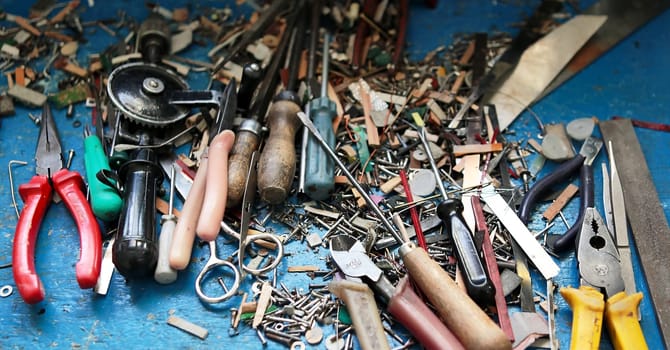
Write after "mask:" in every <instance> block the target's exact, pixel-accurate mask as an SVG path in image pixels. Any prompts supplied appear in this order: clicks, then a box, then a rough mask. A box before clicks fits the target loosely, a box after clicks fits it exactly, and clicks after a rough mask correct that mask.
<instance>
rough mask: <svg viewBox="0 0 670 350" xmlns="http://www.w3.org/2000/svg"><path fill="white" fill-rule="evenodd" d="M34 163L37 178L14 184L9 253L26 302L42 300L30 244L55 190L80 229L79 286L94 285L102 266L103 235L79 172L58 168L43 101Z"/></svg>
mask: <svg viewBox="0 0 670 350" xmlns="http://www.w3.org/2000/svg"><path fill="white" fill-rule="evenodd" d="M35 165H36V166H35V172H36V173H37V175H35V176H33V178H32V179H31V180H30V181H29V182H28V183H25V184H22V185H20V186H19V194H20V195H21V199H22V200H23V202H24V206H23V209H22V210H21V215H20V216H19V222H18V224H17V225H16V230H15V232H14V246H13V249H12V270H13V273H14V281H15V282H16V286H17V288H18V290H19V294H21V297H22V298H23V300H24V301H25V302H26V303H28V304H36V303H39V302H40V301H42V300H44V286H43V285H42V281H41V280H40V278H39V276H38V275H37V272H36V271H35V246H36V243H37V234H38V232H39V229H40V224H41V223H42V219H43V218H44V214H45V213H46V210H47V208H48V207H49V204H50V203H51V200H52V198H53V190H54V189H55V190H56V193H58V195H59V196H60V198H61V199H62V200H63V202H64V203H65V206H67V208H68V209H69V211H70V213H71V214H72V216H73V217H74V219H75V222H76V224H77V229H78V230H79V238H80V240H81V248H80V252H79V261H78V262H77V265H76V276H77V282H78V283H79V287H80V288H82V289H87V288H93V287H94V286H95V284H96V281H97V280H98V276H99V275H100V265H101V262H102V236H101V234H100V228H99V227H98V223H97V221H96V220H95V217H94V215H93V211H92V210H91V207H90V205H89V203H88V202H87V201H86V197H85V196H84V192H83V188H84V180H83V179H82V177H81V175H80V174H79V173H77V172H74V171H70V170H68V169H63V154H62V151H61V145H60V140H59V139H58V133H57V131H56V124H55V123H54V120H53V116H52V115H51V108H50V107H49V105H48V103H45V104H44V107H43V110H42V122H41V128H40V135H39V139H38V142H37V149H36V151H35Z"/></svg>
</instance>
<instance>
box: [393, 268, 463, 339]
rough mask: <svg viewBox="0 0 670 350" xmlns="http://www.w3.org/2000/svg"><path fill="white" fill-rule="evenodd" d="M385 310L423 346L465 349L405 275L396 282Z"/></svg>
mask: <svg viewBox="0 0 670 350" xmlns="http://www.w3.org/2000/svg"><path fill="white" fill-rule="evenodd" d="M387 310H388V312H389V313H390V314H391V315H392V316H393V318H395V319H396V320H398V322H400V324H402V325H403V326H405V328H407V330H408V331H409V332H410V333H412V335H413V336H414V337H415V338H416V339H417V340H418V341H419V343H420V344H421V345H422V346H423V347H424V348H426V349H428V350H431V349H452V350H458V349H465V348H464V347H463V344H461V342H460V341H459V340H458V338H456V336H455V335H454V333H452V332H451V331H450V330H449V329H448V328H447V327H445V325H444V324H443V323H442V321H440V319H439V318H438V317H437V316H435V314H434V313H433V312H432V311H431V310H430V309H429V308H428V306H426V304H425V303H424V302H423V300H421V298H419V296H418V295H416V293H415V292H414V289H413V288H412V286H411V285H410V283H409V279H408V278H407V277H404V278H402V279H401V280H400V282H398V285H397V286H396V289H395V293H394V294H393V296H392V297H391V299H390V300H389V302H388V306H387Z"/></svg>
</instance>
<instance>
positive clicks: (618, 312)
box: [560, 208, 647, 350]
mask: <svg viewBox="0 0 670 350" xmlns="http://www.w3.org/2000/svg"><path fill="white" fill-rule="evenodd" d="M577 262H578V264H579V277H580V284H581V286H580V287H579V289H575V288H561V290H560V292H561V295H562V296H563V298H564V299H565V301H566V302H567V303H568V305H570V307H571V308H572V312H573V318H572V335H571V337H572V338H571V341H570V349H598V347H599V345H600V334H601V333H602V323H603V312H604V316H605V321H606V322H607V329H608V331H609V334H610V336H611V338H612V343H613V344H614V348H615V349H617V350H629V349H630V350H632V349H646V348H647V344H646V342H645V339H644V334H643V333H642V328H641V327H640V323H639V322H638V306H639V305H640V301H641V300H642V293H636V294H631V295H627V294H626V292H625V291H624V282H623V279H622V277H621V265H620V260H619V254H618V252H617V249H616V245H615V244H614V241H613V240H612V236H611V234H610V232H609V230H608V229H607V226H606V225H605V222H604V221H603V219H602V217H601V216H600V214H599V213H598V211H597V210H596V209H595V208H588V209H587V210H586V211H585V212H584V222H583V224H582V229H581V231H580V233H579V241H578V244H577ZM603 291H604V293H603ZM605 297H607V298H608V299H607V301H605Z"/></svg>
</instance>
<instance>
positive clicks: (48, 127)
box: [35, 103, 63, 179]
mask: <svg viewBox="0 0 670 350" xmlns="http://www.w3.org/2000/svg"><path fill="white" fill-rule="evenodd" d="M40 124H41V127H40V136H39V139H38V140H37V149H36V150H35V172H36V173H37V175H41V176H46V177H48V178H49V179H51V176H52V175H53V174H55V173H56V172H57V171H58V170H60V169H62V168H63V152H62V149H61V144H60V139H59V138H58V131H57V129H56V123H55V122H54V119H53V116H52V114H51V108H50V107H49V104H48V103H45V104H44V106H43V107H42V122H41V123H40Z"/></svg>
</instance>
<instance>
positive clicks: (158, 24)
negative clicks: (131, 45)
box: [137, 13, 171, 63]
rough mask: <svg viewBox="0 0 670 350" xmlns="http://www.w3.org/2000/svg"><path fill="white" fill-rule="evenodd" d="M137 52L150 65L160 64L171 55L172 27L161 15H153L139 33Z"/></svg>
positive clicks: (142, 25)
mask: <svg viewBox="0 0 670 350" xmlns="http://www.w3.org/2000/svg"><path fill="white" fill-rule="evenodd" d="M137 33H138V34H137V51H139V52H141V53H142V57H143V58H144V60H145V61H147V62H149V63H158V62H160V60H161V58H162V57H163V56H165V55H167V54H169V53H170V46H171V42H170V27H169V26H168V23H167V21H165V20H164V19H163V18H162V17H161V16H160V15H159V14H157V13H152V14H150V15H149V17H147V19H146V20H144V22H142V24H141V25H140V28H139V29H138V31H137Z"/></svg>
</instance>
